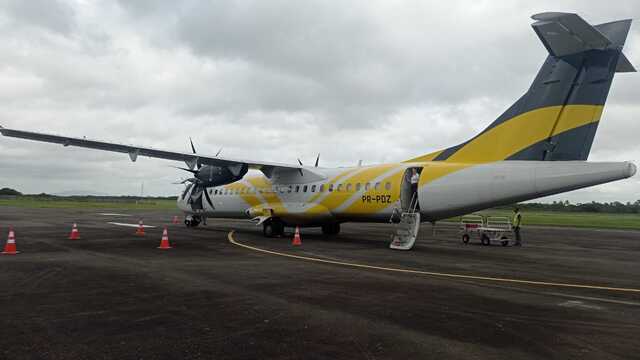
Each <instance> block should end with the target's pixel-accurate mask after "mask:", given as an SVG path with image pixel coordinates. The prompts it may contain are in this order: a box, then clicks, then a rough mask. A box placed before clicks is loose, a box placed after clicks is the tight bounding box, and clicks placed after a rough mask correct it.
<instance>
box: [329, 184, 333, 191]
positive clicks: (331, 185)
mask: <svg viewBox="0 0 640 360" xmlns="http://www.w3.org/2000/svg"><path fill="white" fill-rule="evenodd" d="M329 192H333V184H329Z"/></svg>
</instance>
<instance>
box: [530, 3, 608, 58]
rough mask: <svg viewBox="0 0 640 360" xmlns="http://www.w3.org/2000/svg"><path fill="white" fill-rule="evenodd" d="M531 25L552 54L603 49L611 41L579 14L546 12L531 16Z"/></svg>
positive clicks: (563, 54)
mask: <svg viewBox="0 0 640 360" xmlns="http://www.w3.org/2000/svg"><path fill="white" fill-rule="evenodd" d="M531 18H532V19H534V20H538V21H537V22H535V23H533V24H532V25H531V26H532V27H533V30H534V31H535V32H536V34H538V37H540V40H541V41H542V43H543V44H544V46H545V47H546V48H547V50H548V51H549V53H551V54H552V55H554V56H558V57H560V56H566V55H571V54H577V53H580V52H583V51H587V50H593V49H598V50H604V49H606V48H607V47H608V46H609V45H611V41H610V40H609V39H608V38H607V37H606V36H604V35H603V34H602V33H601V32H600V31H598V30H597V29H596V28H594V27H593V26H591V25H590V24H589V23H587V22H586V21H584V20H583V19H582V18H581V17H580V16H578V15H576V14H569V13H558V12H546V13H541V14H536V15H533V16H532V17H531Z"/></svg>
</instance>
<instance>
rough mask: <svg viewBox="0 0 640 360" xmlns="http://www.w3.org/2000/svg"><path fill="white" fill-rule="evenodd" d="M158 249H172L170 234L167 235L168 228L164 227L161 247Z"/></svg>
mask: <svg viewBox="0 0 640 360" xmlns="http://www.w3.org/2000/svg"><path fill="white" fill-rule="evenodd" d="M158 249H162V250H168V249H171V246H170V245H169V234H168V233H167V227H166V226H165V227H164V231H163V232H162V240H160V246H158Z"/></svg>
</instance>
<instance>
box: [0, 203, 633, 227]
mask: <svg viewBox="0 0 640 360" xmlns="http://www.w3.org/2000/svg"><path fill="white" fill-rule="evenodd" d="M0 206H15V207H25V208H65V209H69V208H77V209H118V210H176V209H177V207H176V201H175V200H161V199H149V200H143V201H140V202H138V203H136V202H134V201H105V200H100V201H98V200H95V199H86V200H84V199H82V200H78V199H60V198H56V199H46V198H45V199H42V198H36V197H29V196H24V197H18V198H15V199H0ZM480 214H482V215H499V216H509V217H511V216H512V215H513V212H511V211H509V210H486V211H482V212H480ZM448 221H453V222H458V221H460V218H459V217H458V218H452V219H449V220H448ZM522 224H523V226H527V225H547V226H567V227H585V228H603V229H635V230H640V214H609V213H587V212H556V211H526V210H524V211H522Z"/></svg>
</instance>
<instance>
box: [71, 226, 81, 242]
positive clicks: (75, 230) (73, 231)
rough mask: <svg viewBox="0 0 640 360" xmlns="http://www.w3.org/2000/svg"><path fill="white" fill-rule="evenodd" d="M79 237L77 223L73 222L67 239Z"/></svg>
mask: <svg viewBox="0 0 640 360" xmlns="http://www.w3.org/2000/svg"><path fill="white" fill-rule="evenodd" d="M78 239H80V231H78V225H77V224H76V223H73V228H71V234H69V240H78Z"/></svg>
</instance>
